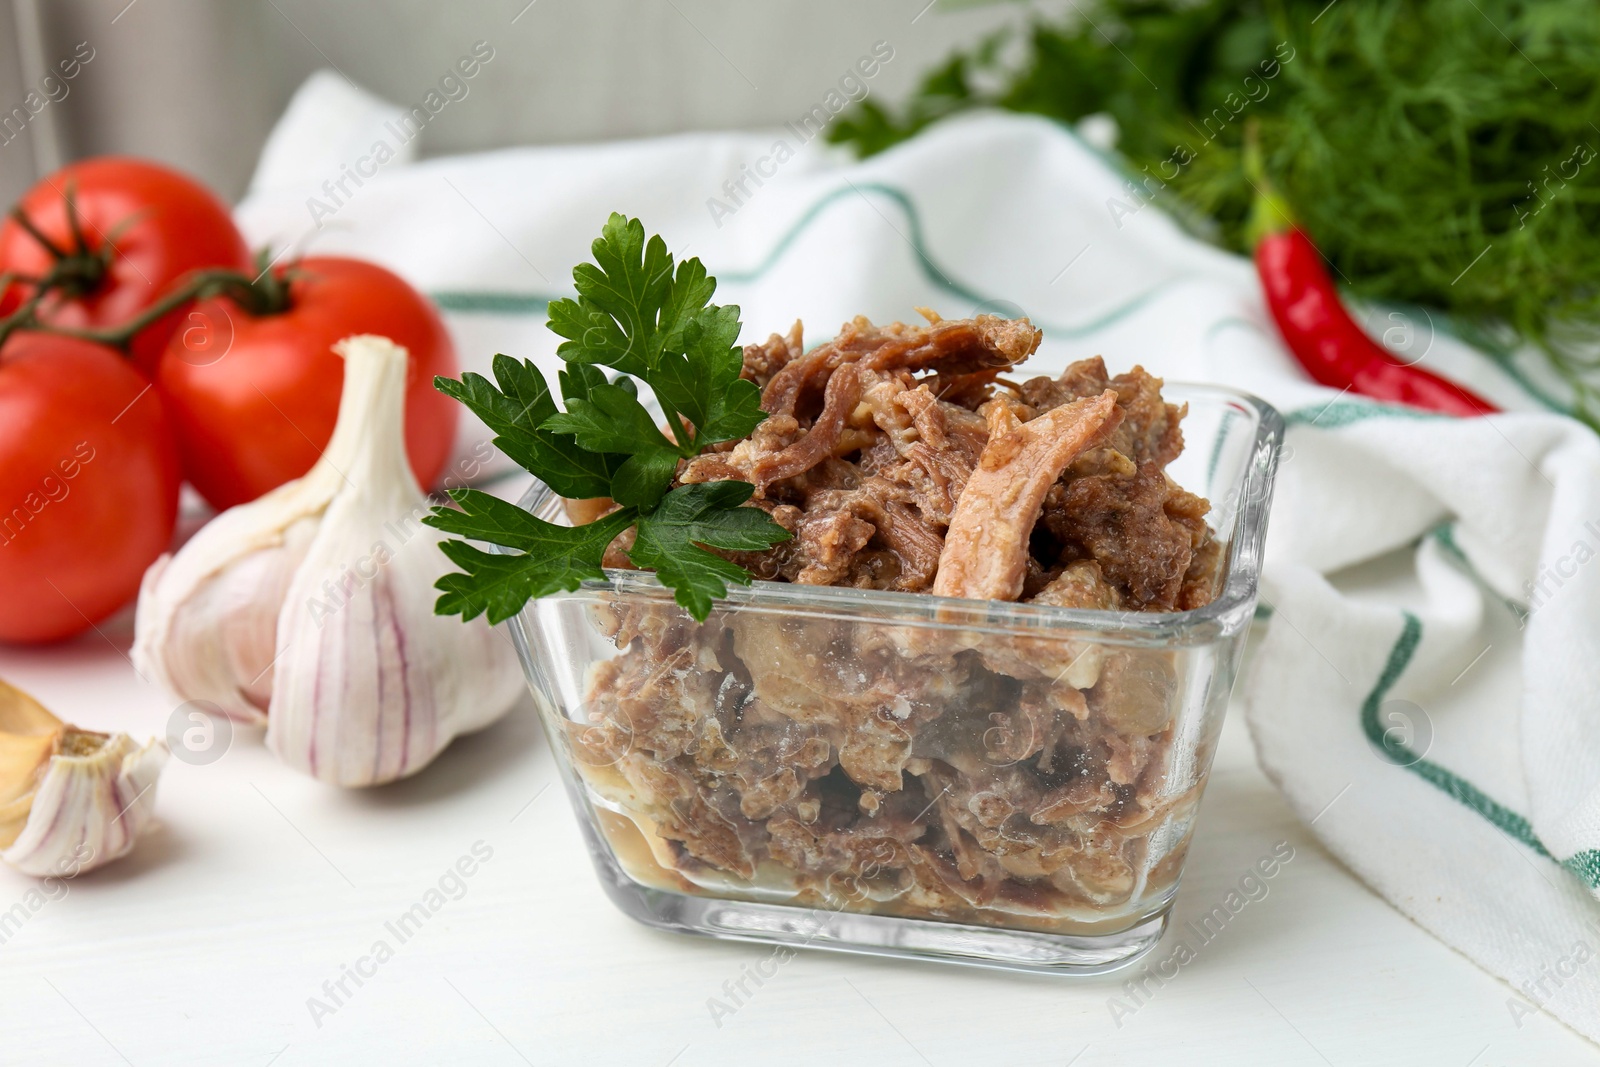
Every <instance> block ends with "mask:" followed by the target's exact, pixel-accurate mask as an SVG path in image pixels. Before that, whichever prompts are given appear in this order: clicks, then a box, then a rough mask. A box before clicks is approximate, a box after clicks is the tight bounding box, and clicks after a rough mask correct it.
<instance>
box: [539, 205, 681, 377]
mask: <svg viewBox="0 0 1600 1067" xmlns="http://www.w3.org/2000/svg"><path fill="white" fill-rule="evenodd" d="M590 250H591V251H592V252H593V253H594V262H593V263H580V264H578V266H576V267H574V268H573V271H572V280H573V283H574V284H575V285H576V286H577V289H578V299H577V300H553V301H551V302H550V328H551V329H552V330H554V331H555V332H556V333H558V334H560V335H561V336H562V337H565V338H567V341H566V342H565V343H563V344H562V345H561V346H560V347H559V348H557V349H556V354H557V355H559V356H560V357H561V358H562V359H564V360H566V361H568V362H569V363H602V364H604V365H605V366H608V367H612V368H614V369H616V370H619V371H621V372H622V373H623V374H634V375H638V376H640V377H643V376H644V373H645V371H647V370H648V369H649V368H650V367H651V366H653V365H654V363H655V359H656V357H657V356H658V355H659V354H660V353H661V342H662V337H663V335H664V334H667V333H670V332H671V331H672V329H673V328H674V327H675V326H676V325H677V323H676V321H674V319H673V318H670V317H668V318H665V319H664V318H663V316H662V314H661V312H662V309H663V308H667V309H669V311H670V313H671V315H679V314H682V312H683V310H684V308H685V306H686V305H687V304H689V303H690V302H692V300H693V298H694V295H695V294H694V293H692V292H681V293H680V292H674V287H673V282H674V280H675V279H674V278H673V275H672V255H671V254H670V253H669V252H668V251H667V243H666V242H665V241H663V240H662V239H661V238H660V237H652V238H650V239H649V241H646V240H645V236H644V224H643V223H642V222H640V221H639V220H638V219H629V218H625V217H624V216H622V215H620V214H617V213H615V212H613V213H612V215H611V217H610V218H609V219H607V220H606V225H605V229H604V230H603V231H602V232H601V235H600V239H599V240H597V241H595V242H594V244H593V245H591V246H590ZM701 276H702V278H703V276H704V272H701ZM710 298H711V294H710V293H709V292H706V293H705V296H704V299H702V300H701V301H700V303H699V304H698V305H695V306H696V307H701V306H704V304H705V302H706V300H709V299H710Z"/></svg>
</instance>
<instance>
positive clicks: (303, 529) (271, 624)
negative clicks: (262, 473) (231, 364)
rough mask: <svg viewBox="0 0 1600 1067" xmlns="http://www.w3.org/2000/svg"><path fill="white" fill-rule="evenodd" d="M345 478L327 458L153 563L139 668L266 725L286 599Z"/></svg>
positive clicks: (140, 618)
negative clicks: (291, 584)
mask: <svg viewBox="0 0 1600 1067" xmlns="http://www.w3.org/2000/svg"><path fill="white" fill-rule="evenodd" d="M341 484H342V483H341V479H340V477H339V474H338V472H337V471H336V470H334V469H332V468H331V467H324V466H323V465H322V464H320V463H319V464H318V465H317V466H316V467H314V468H312V470H311V472H310V473H308V474H307V475H306V476H305V477H304V478H301V479H299V480H298V481H293V482H289V483H287V484H285V485H280V486H279V487H278V488H276V489H274V490H272V491H271V492H270V493H267V494H266V495H265V496H263V497H261V498H260V499H257V500H254V501H251V502H250V503H248V504H242V505H240V506H239V507H236V508H229V509H228V510H227V511H225V512H223V513H222V514H221V515H218V516H217V517H216V518H214V519H212V520H211V521H210V522H209V523H207V524H206V525H205V526H203V527H201V528H200V531H199V532H198V533H196V534H195V535H194V536H193V537H192V538H190V539H189V542H188V543H187V544H185V545H184V546H183V548H182V549H181V550H180V551H179V552H178V554H177V555H175V556H162V557H161V558H160V559H158V560H156V562H155V563H153V564H151V566H150V569H149V570H147V571H146V572H145V575H144V580H143V581H142V582H141V583H140V586H139V604H138V608H137V610H136V612H135V617H134V641H133V651H132V653H131V658H132V659H133V665H134V668H135V669H136V670H138V671H139V673H140V674H141V675H143V676H144V677H146V678H148V679H149V680H150V681H153V682H155V683H157V684H158V685H160V686H161V687H162V688H164V689H166V690H167V691H168V692H170V693H172V694H174V695H176V696H177V697H179V698H180V699H182V700H186V701H187V700H194V701H206V702H209V703H210V704H212V705H215V707H216V708H217V709H218V710H220V711H221V712H222V713H223V714H224V715H226V716H228V717H229V718H231V719H237V720H239V721H241V722H248V723H256V724H260V723H262V722H265V721H266V709H267V704H268V702H269V700H270V697H271V693H272V679H271V671H272V669H273V659H274V657H275V655H276V646H277V628H278V613H279V609H280V608H281V606H282V604H283V596H284V593H285V591H286V590H287V588H288V585H289V581H290V580H291V579H292V578H293V576H294V571H295V568H296V567H298V566H299V563H300V560H301V559H302V558H303V557H304V555H305V550H306V548H307V546H308V545H309V544H310V543H311V538H312V535H313V534H314V533H315V531H316V528H317V525H318V523H319V521H320V517H321V514H322V512H323V511H324V510H325V509H326V508H327V506H328V502H329V501H330V500H332V499H333V496H334V494H335V493H336V492H337V491H338V489H339V487H340V485H341Z"/></svg>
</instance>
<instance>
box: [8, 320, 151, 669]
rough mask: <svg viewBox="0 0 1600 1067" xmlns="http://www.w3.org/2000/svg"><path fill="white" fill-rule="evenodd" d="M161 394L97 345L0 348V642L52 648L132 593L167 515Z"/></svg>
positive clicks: (28, 340) (40, 338)
mask: <svg viewBox="0 0 1600 1067" xmlns="http://www.w3.org/2000/svg"><path fill="white" fill-rule="evenodd" d="M179 481H180V476H179V467H178V453H177V449H176V447H175V446H174V444H173V440H172V431H171V428H170V426H169V424H168V420H167V417H166V413H165V411H164V410H163V405H162V401H161V397H160V396H159V395H158V394H157V393H156V391H155V390H154V389H153V388H151V386H150V383H149V382H147V381H146V380H145V379H144V378H143V377H141V376H140V374H139V373H138V371H136V370H134V369H133V367H131V366H130V365H129V364H128V361H127V359H126V358H124V357H123V356H122V355H121V354H120V353H118V352H116V351H115V350H113V349H110V348H107V347H105V346H104V345H98V344H93V343H91V342H88V341H81V340H78V339H76V338H70V337H59V336H52V335H48V334H37V333H17V334H13V335H12V336H11V337H10V338H9V339H8V340H6V341H5V343H4V345H3V346H0V591H3V592H0V641H16V642H36V641H54V640H58V639H60V638H63V637H70V636H72V635H73V634H75V633H78V632H80V631H82V630H87V629H88V628H89V627H90V626H91V625H93V624H95V623H98V622H100V621H101V620H102V619H104V618H106V617H107V616H108V615H110V614H112V613H113V612H115V611H116V610H117V609H118V608H120V607H122V606H123V605H124V604H126V603H127V602H128V601H129V600H130V599H132V597H133V595H134V594H135V593H136V592H137V591H138V589H139V580H140V578H142V577H143V575H144V571H145V568H146V567H148V566H149V565H150V564H151V563H152V562H154V561H155V559H156V557H157V556H159V555H160V554H161V553H162V552H164V551H166V549H167V546H168V543H169V542H170V541H171V539H172V529H173V525H174V523H175V522H176V521H177V515H178V485H179Z"/></svg>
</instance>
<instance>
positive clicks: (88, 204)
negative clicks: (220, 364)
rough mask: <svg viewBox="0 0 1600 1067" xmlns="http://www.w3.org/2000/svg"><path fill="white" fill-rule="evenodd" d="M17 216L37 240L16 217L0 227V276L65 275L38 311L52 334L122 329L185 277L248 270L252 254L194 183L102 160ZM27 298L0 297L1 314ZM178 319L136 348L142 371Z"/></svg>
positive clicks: (36, 194)
mask: <svg viewBox="0 0 1600 1067" xmlns="http://www.w3.org/2000/svg"><path fill="white" fill-rule="evenodd" d="M69 193H70V195H71V199H72V210H71V211H69V210H68V206H67V200H68V194H69ZM17 208H18V209H19V210H20V211H21V213H22V214H23V215H24V216H25V217H26V219H27V223H28V225H31V226H32V228H33V230H35V231H37V232H33V233H30V232H29V229H28V225H24V224H23V223H22V222H19V221H18V220H17V219H16V218H11V217H8V218H7V219H6V220H5V222H4V223H3V224H0V274H4V273H7V272H10V273H13V274H17V275H21V276H23V277H25V278H39V277H43V276H44V275H45V274H46V273H47V272H48V271H49V270H50V269H51V268H52V267H53V266H55V265H56V264H57V263H58V262H60V261H61V260H62V259H66V260H68V261H69V264H70V266H71V268H72V269H71V278H70V280H69V284H67V285H65V286H63V287H62V288H60V289H58V290H56V291H54V292H51V293H49V294H48V295H47V296H46V297H45V299H44V301H43V303H41V304H40V306H39V309H38V319H39V321H40V322H44V323H48V324H51V325H56V326H67V327H73V328H77V329H102V328H110V327H116V326H121V325H122V324H123V323H125V322H127V321H129V320H130V319H132V318H133V317H134V316H136V315H137V314H139V312H141V311H143V310H144V309H145V308H147V307H149V306H150V305H151V304H154V303H155V302H156V300H157V299H159V298H160V297H161V296H163V295H165V294H166V293H167V292H168V291H169V290H170V289H171V288H172V286H173V283H175V282H177V281H178V280H179V279H180V278H182V277H183V276H184V275H186V274H188V273H189V272H191V271H194V270H199V269H203V268H206V267H225V268H228V269H230V270H238V271H251V258H250V249H249V246H248V245H246V243H245V240H244V237H243V235H242V234H240V233H239V229H238V227H236V226H235V225H234V224H233V216H232V215H231V214H229V211H228V205H227V204H225V203H223V202H222V201H221V200H220V199H218V198H217V197H216V195H215V194H213V193H212V192H211V191H210V190H208V189H206V188H205V187H204V186H203V185H201V184H200V183H198V182H196V181H195V180H194V179H192V178H189V177H186V176H185V175H182V174H179V173H178V172H177V171H175V170H172V169H170V168H168V167H163V166H161V165H159V164H156V163H151V162H148V161H146V160H142V159H128V158H123V157H118V156H100V157H97V158H94V159H86V160H82V161H80V162H77V163H72V164H69V165H67V166H65V167H63V168H61V169H60V170H58V171H56V172H55V173H54V174H51V175H49V176H48V177H46V178H44V179H42V180H41V181H40V182H39V183H38V184H37V185H35V186H33V188H31V189H29V190H28V192H27V193H26V194H24V196H23V197H22V199H21V201H19V202H18V204H17ZM41 237H42V238H43V239H44V240H43V241H41V240H40V238H41ZM46 242H48V246H47V244H46ZM32 291H33V287H32V286H31V285H29V284H26V283H25V282H22V283H14V284H12V285H10V286H9V287H7V288H5V289H4V290H3V291H0V315H3V314H6V313H8V312H10V311H12V310H15V308H16V307H17V306H19V305H20V304H21V303H22V302H23V301H24V300H25V299H27V298H28V296H29V295H31V293H32ZM182 320H183V313H182V311H181V310H176V311H173V312H171V313H169V314H167V315H164V316H162V317H161V318H160V319H158V320H156V322H154V323H152V324H151V325H150V326H149V327H147V328H146V329H144V330H143V331H141V332H140V334H139V335H138V336H137V337H135V338H134V339H133V342H132V345H131V351H132V353H133V358H134V362H135V363H136V364H137V365H138V367H139V368H140V370H142V371H143V372H144V373H146V374H150V373H152V372H153V371H154V369H155V365H156V361H157V359H158V358H159V357H160V354H161V352H162V351H163V350H164V349H165V348H166V345H167V341H168V339H169V338H170V337H171V336H172V333H173V331H174V330H175V329H177V327H178V325H179V323H180V322H182Z"/></svg>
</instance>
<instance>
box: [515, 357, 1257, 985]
mask: <svg viewBox="0 0 1600 1067" xmlns="http://www.w3.org/2000/svg"><path fill="white" fill-rule="evenodd" d="M1165 392H1166V395H1167V397H1168V399H1169V400H1170V401H1172V402H1174V403H1180V404H1182V403H1187V404H1188V405H1189V414H1188V417H1187V418H1186V419H1185V421H1184V432H1185V437H1186V439H1187V440H1188V442H1189V445H1188V448H1187V449H1185V451H1184V453H1183V454H1182V455H1181V456H1180V457H1179V458H1178V460H1176V461H1175V462H1174V463H1173V464H1172V466H1171V468H1170V472H1171V474H1172V477H1173V478H1174V479H1175V480H1176V481H1177V482H1178V483H1179V484H1180V485H1182V486H1183V487H1184V488H1186V489H1188V490H1190V491H1191V492H1195V493H1199V494H1201V495H1204V496H1206V497H1207V498H1208V499H1209V500H1210V501H1211V504H1212V510H1211V513H1210V515H1209V516H1208V520H1209V521H1210V523H1211V524H1212V526H1213V528H1214V529H1215V531H1216V533H1217V535H1218V538H1219V540H1220V541H1221V542H1222V543H1223V545H1224V548H1225V552H1226V560H1227V564H1226V568H1225V570H1224V572H1223V576H1222V579H1221V586H1220V592H1219V594H1218V596H1217V598H1216V599H1215V600H1214V601H1213V602H1212V603H1211V604H1209V605H1207V606H1206V607H1204V608H1200V609H1198V610H1195V611H1186V612H1180V613H1170V614H1154V613H1140V612H1105V611H1082V610H1067V609H1063V608H1056V607H1047V606H1039V605H1030V604H1015V603H1001V602H998V601H971V600H958V599H950V598H943V597H935V596H931V595H928V594H924V593H894V592H877V591H872V590H859V589H841V588H831V587H818V586H805V585H792V584H785V583H777V582H756V583H755V584H754V585H753V586H751V587H748V588H743V589H739V588H736V589H734V590H733V591H732V592H731V593H730V595H729V596H728V598H727V599H726V600H725V601H721V602H719V603H718V604H717V606H716V608H715V609H714V610H713V612H712V614H711V616H710V617H709V618H708V619H707V620H706V621H705V622H704V623H697V622H695V621H694V620H693V619H692V618H690V617H689V616H688V615H687V614H686V613H685V612H684V611H682V610H681V609H680V608H679V607H678V606H677V605H676V604H674V603H673V600H672V594H671V591H670V590H667V589H664V588H663V587H662V586H661V585H660V584H659V583H658V582H657V581H656V580H655V578H654V577H653V576H652V575H650V574H648V573H643V572H637V571H611V572H608V578H607V580H606V581H592V582H586V583H585V584H584V585H583V587H582V588H581V589H579V590H578V591H576V592H573V593H563V594H557V595H555V596H550V597H545V598H543V599H540V600H536V601H532V602H530V603H529V605H528V607H527V608H526V609H525V610H524V611H523V612H522V614H521V615H520V616H519V617H517V618H515V619H513V620H512V622H511V628H512V633H513V637H514V638H515V640H516V644H517V649H518V652H519V653H520V655H521V657H522V662H523V666H524V667H525V669H526V670H527V674H528V679H529V683H530V685H531V687H532V689H533V692H534V695H535V697H536V698H537V700H538V704H539V707H540V713H541V716H542V718H543V721H544V727H545V732H546V735H547V736H548V737H549V739H550V745H551V748H552V749H553V750H554V752H555V754H556V760H557V763H558V764H559V765H560V767H561V772H562V775H563V778H564V779H565V782H566V785H567V790H568V793H569V794H570V796H571V798H572V803H573V807H574V809H575V810H576V812H577V815H578V820H579V822H580V823H581V824H582V828H583V833H584V836H585V838H586V840H587V842H588V846H589V851H590V853H591V854H592V856H593V858H594V863H595V866H596V868H597V869H598V872H599V875H600V881H601V884H602V885H603V886H604V887H605V889H606V892H607V893H608V894H610V896H611V899H612V900H613V901H614V902H615V903H616V905H617V906H618V907H619V908H621V909H622V911H623V912H625V913H626V914H628V915H630V916H632V917H633V918H635V919H637V920H639V921H640V922H642V923H645V924H646V925H649V926H653V927H657V928H659V929H663V930H674V931H678V932H681V933H690V934H700V935H704V936H709V937H718V938H729V939H735V940H741V941H754V942H764V943H781V944H785V945H792V946H797V947H799V946H808V947H812V948H827V949H837V950H844V951H853V952H865V953H873V954H877V955H886V956H902V957H914V958H923V959H940V960H946V961H951V962H958V963H969V964H979V965H986V966H992V967H1003V968H1009V969H1016V970H1026V971H1038V972H1047V973H1054V974H1094V973H1099V972H1103V971H1108V970H1112V969H1115V968H1117V967H1119V966H1123V965H1126V964H1128V963H1131V962H1132V961H1133V960H1135V959H1137V958H1138V957H1139V956H1140V955H1142V954H1143V953H1145V952H1146V951H1148V950H1149V949H1151V948H1153V947H1154V946H1155V944H1156V942H1157V941H1158V940H1159V939H1160V937H1161V933H1162V931H1163V930H1164V929H1165V926H1166V922H1167V915H1168V913H1169V911H1170V909H1171V906H1172V899H1173V895H1174V894H1175V893H1176V891H1177V888H1178V879H1179V875H1180V874H1181V873H1182V870H1183V862H1184V857H1185V854H1186V852H1187V849H1188V846H1189V842H1190V840H1191V837H1192V834H1193V828H1194V819H1195V811H1196V808H1197V807H1198V805H1199V801H1200V794H1201V791H1202V790H1203V789H1204V786H1205V782H1206V777H1207V774H1208V772H1209V770H1210V767H1211V758H1212V754H1213V751H1214V748H1215V743H1216V738H1217V733H1218V730H1219V729H1220V727H1221V724H1222V717H1223V714H1224V711H1225V710H1226V707H1227V702H1228V696H1229V693H1230V691H1231V690H1232V688H1233V681H1234V675H1235V671H1236V669H1237V666H1238V663H1239V656H1240V653H1241V651H1242V648H1243V644H1244V639H1245V635H1246V633H1247V630H1248V628H1249V625H1250V620H1251V618H1252V616H1253V614H1254V612H1255V607H1256V595H1257V578H1258V575H1259V570H1260V562H1261V550H1262V542H1263V539H1264V537H1265V534H1266V524H1267V511H1268V505H1269V503H1270V500H1271V495H1272V484H1273V475H1274V471H1275V467H1276V463H1277V457H1278V450H1279V447H1280V445H1281V443H1282V438H1283V421H1282V419H1281V418H1280V417H1279V416H1278V414H1277V412H1275V411H1274V410H1273V409H1272V408H1271V407H1269V406H1267V405H1266V404H1264V403H1262V402H1261V401H1259V400H1257V399H1255V398H1254V397H1250V396H1247V395H1244V394H1240V393H1236V392H1231V391H1228V390H1224V389H1219V388H1212V387H1207V386H1186V385H1180V384H1171V385H1169V386H1168V387H1167V388H1166V390H1165ZM523 505H524V506H525V507H527V508H528V509H529V510H531V511H532V512H534V513H535V514H537V515H538V516H540V517H541V518H544V519H546V520H549V521H552V522H563V523H564V522H566V521H567V519H566V517H565V512H564V509H563V507H562V504H561V501H560V499H559V498H558V497H557V496H555V494H553V493H552V492H551V491H550V490H549V489H548V488H546V487H545V486H543V485H539V484H536V485H535V486H534V488H533V489H532V490H530V492H529V494H528V495H527V496H526V497H525V498H524V500H523Z"/></svg>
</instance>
